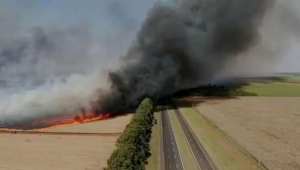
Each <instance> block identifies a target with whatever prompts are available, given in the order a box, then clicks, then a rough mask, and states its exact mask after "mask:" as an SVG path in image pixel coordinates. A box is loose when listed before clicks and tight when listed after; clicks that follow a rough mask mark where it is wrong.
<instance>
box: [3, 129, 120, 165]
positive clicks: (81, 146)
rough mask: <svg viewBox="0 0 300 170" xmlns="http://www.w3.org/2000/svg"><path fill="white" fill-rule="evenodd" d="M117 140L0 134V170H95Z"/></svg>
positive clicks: (106, 157) (114, 138)
mask: <svg viewBox="0 0 300 170" xmlns="http://www.w3.org/2000/svg"><path fill="white" fill-rule="evenodd" d="M117 138H118V137H97V136H56V135H18V134H1V135H0V146H1V147H0V153H1V154H0V162H1V163H0V169H1V170H12V169H14V170H17V169H22V170H33V169H42V170H54V169H55V170H83V169H86V170H99V169H101V168H102V167H105V166H106V161H107V159H108V158H109V156H110V154H111V152H112V151H113V149H114V148H115V146H114V145H115V141H116V140H117Z"/></svg>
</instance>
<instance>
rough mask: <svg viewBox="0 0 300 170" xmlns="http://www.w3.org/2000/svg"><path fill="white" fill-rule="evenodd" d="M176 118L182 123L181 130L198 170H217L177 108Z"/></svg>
mask: <svg viewBox="0 0 300 170" xmlns="http://www.w3.org/2000/svg"><path fill="white" fill-rule="evenodd" d="M174 111H175V114H176V117H177V119H178V121H179V123H180V126H181V129H182V131H183V133H184V135H185V138H186V141H187V143H188V145H189V148H190V150H191V151H192V154H193V156H194V159H195V161H196V164H197V166H198V169H201V170H217V168H216V166H215V165H214V164H213V162H212V160H211V158H210V157H209V156H208V154H207V153H206V152H205V150H204V147H203V146H202V144H201V143H200V141H199V140H198V139H197V137H196V135H195V134H194V133H193V131H192V129H191V128H190V126H189V125H188V123H187V122H186V120H185V119H184V117H183V116H182V113H181V112H180V111H179V109H178V108H177V107H175V108H174Z"/></svg>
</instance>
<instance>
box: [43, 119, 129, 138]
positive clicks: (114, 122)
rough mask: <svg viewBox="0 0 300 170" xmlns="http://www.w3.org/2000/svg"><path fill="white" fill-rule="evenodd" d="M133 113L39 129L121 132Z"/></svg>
mask: <svg viewBox="0 0 300 170" xmlns="http://www.w3.org/2000/svg"><path fill="white" fill-rule="evenodd" d="M132 115H133V114H127V115H122V116H118V117H115V118H107V119H104V120H99V121H94V122H87V123H83V124H76V125H68V126H60V127H55V128H48V129H41V130H38V131H42V132H89V133H119V132H123V130H124V129H125V127H126V125H127V124H128V123H129V122H130V119H131V117H132Z"/></svg>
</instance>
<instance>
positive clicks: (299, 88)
mask: <svg viewBox="0 0 300 170" xmlns="http://www.w3.org/2000/svg"><path fill="white" fill-rule="evenodd" d="M243 89H244V90H245V91H248V92H254V93H256V94H257V95H258V96H270V97H271V96H272V97H274V96H277V97H297V96H300V84H292V83H284V82H274V83H251V84H249V85H246V86H244V87H243Z"/></svg>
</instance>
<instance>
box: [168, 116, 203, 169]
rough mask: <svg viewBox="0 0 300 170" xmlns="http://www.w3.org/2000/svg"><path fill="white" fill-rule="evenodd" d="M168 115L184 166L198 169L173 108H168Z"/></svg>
mask: <svg viewBox="0 0 300 170" xmlns="http://www.w3.org/2000/svg"><path fill="white" fill-rule="evenodd" d="M169 115H170V119H171V123H172V127H173V130H174V133H175V138H176V142H177V146H178V148H179V152H180V155H181V158H182V162H183V166H184V168H185V169H187V170H198V168H197V165H196V162H195V160H194V157H193V155H192V152H191V150H190V148H189V146H188V144H187V141H186V139H185V137H184V134H183V132H182V130H181V127H180V124H179V122H178V120H177V117H176V115H175V112H174V110H169Z"/></svg>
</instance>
